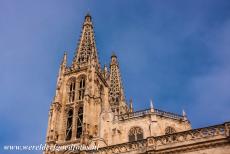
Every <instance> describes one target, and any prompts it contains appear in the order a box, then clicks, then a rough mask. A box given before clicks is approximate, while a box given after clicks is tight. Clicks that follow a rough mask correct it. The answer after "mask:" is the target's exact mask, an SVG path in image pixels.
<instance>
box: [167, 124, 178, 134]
mask: <svg viewBox="0 0 230 154" xmlns="http://www.w3.org/2000/svg"><path fill="white" fill-rule="evenodd" d="M173 133H176V130H175V128H173V127H170V126H168V127H166V129H165V135H167V134H173Z"/></svg>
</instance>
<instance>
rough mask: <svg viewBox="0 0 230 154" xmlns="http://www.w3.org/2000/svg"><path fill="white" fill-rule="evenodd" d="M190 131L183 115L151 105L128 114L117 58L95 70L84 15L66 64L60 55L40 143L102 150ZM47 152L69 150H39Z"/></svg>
mask: <svg viewBox="0 0 230 154" xmlns="http://www.w3.org/2000/svg"><path fill="white" fill-rule="evenodd" d="M190 128H191V125H190V123H189V121H188V118H187V116H186V114H185V112H183V115H178V114H174V113H171V112H165V111H162V110H159V109H155V108H154V107H153V104H152V103H151V107H150V108H149V109H146V110H140V111H134V108H133V101H132V100H130V103H129V107H128V105H127V103H126V99H125V92H124V88H123V84H122V78H121V72H120V67H119V62H118V58H117V56H116V55H115V54H112V56H111V59H110V64H109V67H108V68H107V66H104V68H101V66H100V62H99V57H98V52H97V48H96V42H95V36H94V29H93V23H92V17H91V16H90V15H89V14H87V15H86V16H85V19H84V23H83V26H82V32H81V36H80V40H79V42H78V45H77V48H76V51H75V55H74V58H73V61H72V62H71V65H70V66H68V65H67V53H66V52H65V53H64V56H63V59H62V61H61V64H60V68H59V73H58V77H57V85H56V92H55V96H54V98H53V100H52V103H51V106H50V111H49V119H48V128H47V138H46V144H47V145H48V146H54V145H58V146H63V145H65V146H66V145H67V146H68V145H72V144H74V145H79V146H80V145H87V146H95V145H97V146H99V148H100V149H102V150H104V149H105V148H108V149H109V147H111V146H116V145H122V143H134V142H135V143H137V142H136V141H141V142H142V141H145V140H146V139H147V138H149V137H155V136H159V135H167V134H172V133H175V132H180V131H185V130H189V129H190ZM121 149H122V148H121ZM123 150H124V149H123ZM77 152H79V151H76V152H74V153H77ZM84 152H85V153H87V152H86V151H84ZM88 152H89V153H90V152H95V151H88ZM51 153H52V154H70V153H72V152H71V150H70V151H64V152H63V151H62V152H61V151H50V150H46V151H45V154H51ZM110 153H114V151H112V152H110Z"/></svg>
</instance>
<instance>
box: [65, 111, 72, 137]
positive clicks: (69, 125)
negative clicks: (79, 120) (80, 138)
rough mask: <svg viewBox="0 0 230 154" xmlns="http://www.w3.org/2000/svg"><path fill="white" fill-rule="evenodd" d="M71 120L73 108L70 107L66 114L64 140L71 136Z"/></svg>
mask: <svg viewBox="0 0 230 154" xmlns="http://www.w3.org/2000/svg"><path fill="white" fill-rule="evenodd" d="M72 122H73V109H70V110H69V111H68V114H67V126H66V140H70V139H71V137H72Z"/></svg>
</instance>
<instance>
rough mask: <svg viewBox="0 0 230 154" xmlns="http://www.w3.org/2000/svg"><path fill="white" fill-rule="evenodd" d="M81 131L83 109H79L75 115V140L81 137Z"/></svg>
mask: <svg viewBox="0 0 230 154" xmlns="http://www.w3.org/2000/svg"><path fill="white" fill-rule="evenodd" d="M82 129H83V107H79V109H78V114H77V136H76V137H77V138H80V137H81V134H82Z"/></svg>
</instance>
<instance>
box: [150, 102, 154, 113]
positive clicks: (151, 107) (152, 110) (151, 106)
mask: <svg viewBox="0 0 230 154" xmlns="http://www.w3.org/2000/svg"><path fill="white" fill-rule="evenodd" d="M150 111H151V112H154V107H153V100H152V99H150Z"/></svg>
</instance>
